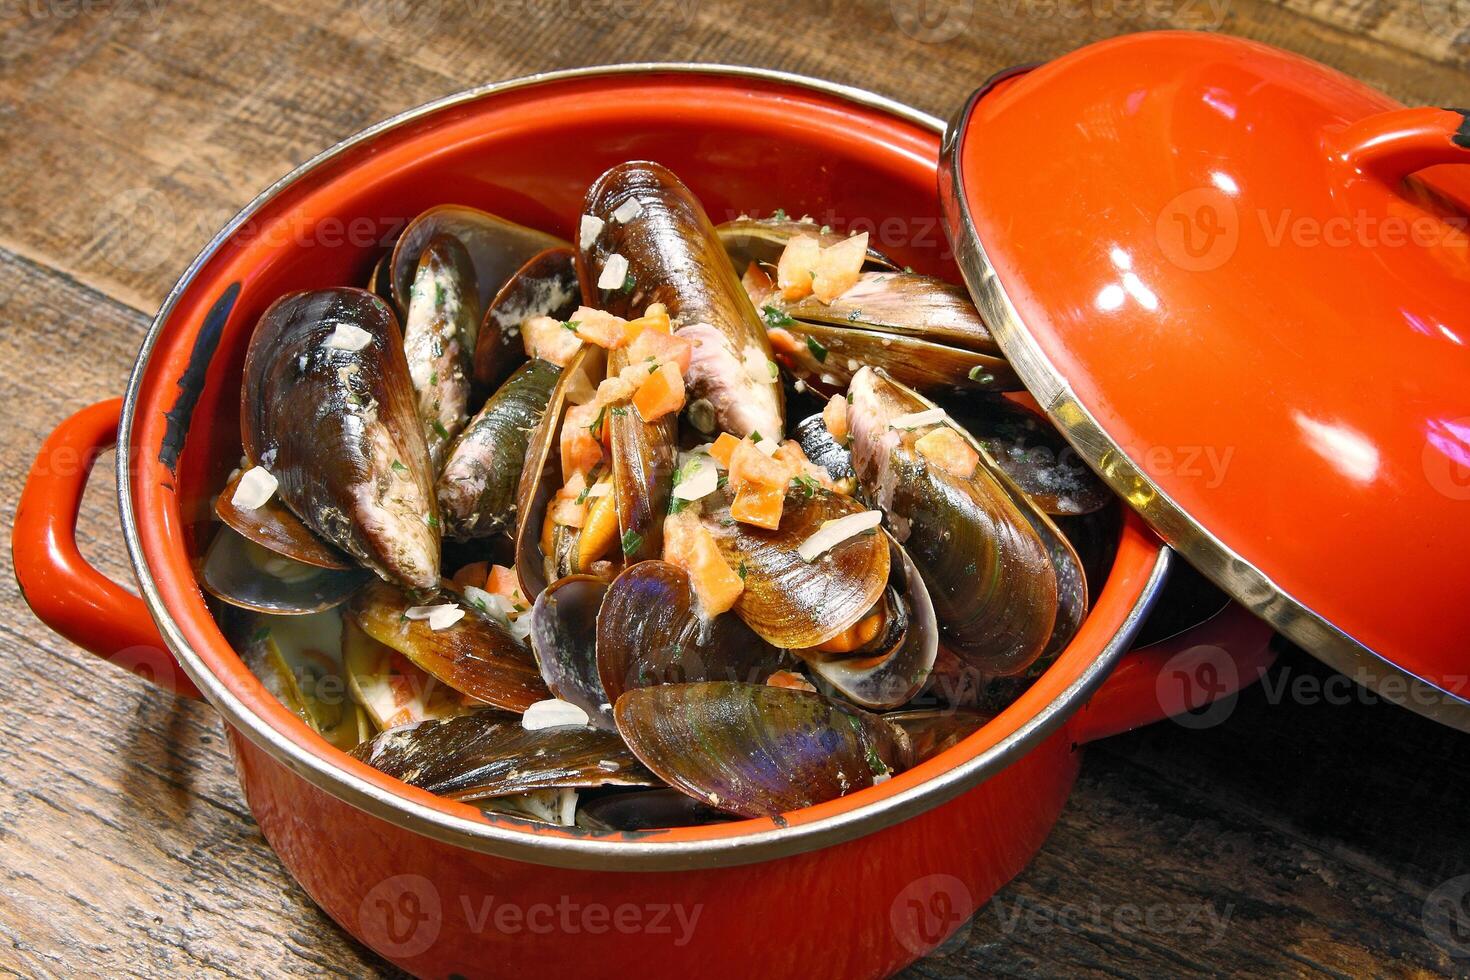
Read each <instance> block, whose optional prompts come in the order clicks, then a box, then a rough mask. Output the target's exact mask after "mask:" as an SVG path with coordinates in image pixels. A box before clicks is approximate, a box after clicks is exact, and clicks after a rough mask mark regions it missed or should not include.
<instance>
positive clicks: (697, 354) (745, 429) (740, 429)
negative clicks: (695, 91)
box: [577, 161, 785, 438]
mask: <svg viewBox="0 0 1470 980" xmlns="http://www.w3.org/2000/svg"><path fill="white" fill-rule="evenodd" d="M629 201H636V202H637V204H638V213H637V214H636V215H635V216H634V217H632V218H630V219H629V220H627V221H618V220H617V219H616V218H614V217H613V214H614V212H616V211H617V210H618V208H620V207H622V206H623V205H624V204H626V203H627V202H629ZM585 209H586V213H587V214H589V215H592V216H594V217H597V218H600V219H602V221H603V227H602V231H601V232H600V233H599V234H598V236H597V238H596V239H595V240H593V241H591V242H582V243H580V245H581V246H583V250H581V251H579V252H578V254H577V273H578V277H579V278H580V279H581V283H582V295H583V302H585V303H586V304H587V305H588V306H596V307H598V308H601V309H606V310H608V311H609V312H611V313H615V314H617V315H618V316H624V317H630V318H631V317H635V316H638V315H640V314H641V313H642V312H643V311H644V310H645V309H646V308H647V307H648V305H649V304H650V303H655V302H657V303H663V304H664V306H665V307H667V308H668V312H669V316H671V317H673V318H675V319H677V320H678V321H680V322H681V323H682V324H683V326H682V327H681V328H680V335H681V336H684V337H686V338H687V339H689V340H690V341H691V343H693V344H694V345H695V346H694V351H693V356H692V358H691V360H690V365H689V370H688V372H687V373H686V377H685V381H686V383H687V384H688V388H689V399H690V400H691V401H694V400H697V399H705V400H706V401H708V402H709V403H710V405H711V406H712V408H713V409H714V414H715V421H716V423H717V425H718V426H719V428H720V429H721V430H722V431H725V432H732V433H734V434H735V435H737V436H746V435H749V434H750V433H751V432H753V431H757V432H760V433H761V434H763V435H765V436H766V437H768V438H779V437H780V436H781V434H782V432H783V431H784V426H783V422H784V418H785V416H784V410H783V407H782V404H781V386H780V384H779V383H777V379H776V378H774V377H769V378H768V377H764V376H761V377H755V376H753V372H752V371H750V370H749V369H748V367H747V364H748V363H754V362H756V361H759V362H760V363H765V362H767V361H770V360H771V346H770V342H769V341H768V340H767V339H766V334H765V329H764V327H763V326H762V324H761V321H760V317H759V316H758V315H757V313H756V310H755V307H754V306H752V305H751V302H750V297H749V296H747V295H746V293H745V287H744V286H742V285H741V284H740V278H739V276H738V275H737V274H736V272H735V270H734V268H733V267H732V266H731V265H730V260H729V258H728V257H727V256H726V254H725V249H724V246H723V245H722V244H721V243H720V239H719V237H718V236H717V235H716V234H715V229H714V226H713V225H711V224H710V220H709V216H708V215H706V214H705V211H704V208H703V206H702V205H701V204H700V203H699V200H698V199H697V198H696V197H695V196H694V194H693V193H692V192H691V191H690V190H689V188H688V187H685V186H684V184H683V183H682V182H681V181H680V180H679V178H678V177H676V176H674V175H673V174H672V173H670V172H669V171H668V170H667V169H666V168H664V167H661V166H659V165H658V164H656V163H649V162H647V161H633V162H630V163H622V164H619V165H617V166H615V167H613V168H612V169H610V170H608V171H607V172H606V173H604V174H603V175H602V176H601V177H599V178H597V181H596V183H594V184H593V185H592V187H591V188H590V189H589V190H588V191H587V199H586V204H585ZM614 255H618V256H621V257H622V258H624V259H626V260H627V262H628V276H627V279H626V280H625V284H624V288H616V289H611V290H603V289H599V288H598V287H597V283H598V280H599V279H600V277H601V275H602V272H603V269H604V267H605V266H606V264H607V262H608V261H609V260H610V259H611V257H612V256H614Z"/></svg>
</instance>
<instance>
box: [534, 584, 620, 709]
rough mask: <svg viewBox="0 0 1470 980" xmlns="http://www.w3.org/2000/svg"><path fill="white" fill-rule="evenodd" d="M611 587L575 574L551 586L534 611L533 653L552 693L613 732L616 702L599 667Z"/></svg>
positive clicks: (542, 676)
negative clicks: (601, 616) (600, 620)
mask: <svg viewBox="0 0 1470 980" xmlns="http://www.w3.org/2000/svg"><path fill="white" fill-rule="evenodd" d="M606 592H607V583H606V582H604V581H602V580H601V579H599V578H596V577H594V576H591V575H569V576H567V577H566V578H563V579H558V580H557V581H555V582H553V583H552V584H551V585H549V586H547V588H546V591H544V592H542V593H541V594H540V595H539V596H537V597H536V603H535V605H533V606H532V607H531V649H532V650H533V651H535V654H536V663H537V664H538V665H539V666H540V668H541V679H542V680H544V681H545V682H546V686H547V687H548V688H550V689H551V693H552V694H554V695H556V696H557V697H558V698H560V699H561V700H563V701H566V702H569V703H571V704H575V705H576V706H577V707H579V708H581V709H582V710H583V711H585V712H587V717H588V719H590V721H591V723H592V724H593V725H595V726H596V727H598V728H606V729H608V730H611V729H612V727H613V721H612V701H611V700H610V699H609V697H608V695H607V692H606V691H604V690H603V687H602V681H601V680H600V679H599V673H598V669H597V611H598V609H599V608H600V607H601V606H602V599H603V595H604V594H605V593H606Z"/></svg>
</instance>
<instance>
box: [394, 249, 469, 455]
mask: <svg viewBox="0 0 1470 980" xmlns="http://www.w3.org/2000/svg"><path fill="white" fill-rule="evenodd" d="M480 310H481V306H480V296H479V292H478V290H477V288H476V286H475V269H474V266H473V265H472V264H471V262H470V255H469V252H468V251H467V250H466V249H465V247H464V245H462V244H461V243H460V242H459V240H458V239H456V238H454V237H452V236H450V235H435V236H434V237H433V238H431V239H429V241H428V242H427V243H425V245H424V248H423V251H422V252H420V253H419V261H418V268H417V270H416V271H415V272H414V279H413V287H412V289H411V291H410V293H409V297H408V313H407V315H406V317H405V318H404V321H403V352H404V356H405V358H406V359H407V361H408V374H409V378H410V379H411V380H412V381H413V387H414V391H415V393H416V394H417V396H418V407H419V418H421V419H422V420H423V424H424V440H425V441H426V442H427V443H428V446H429V457H430V459H431V460H432V461H433V462H434V466H435V469H436V470H437V469H438V466H439V464H440V463H441V462H442V461H443V459H444V454H445V452H446V451H447V450H448V448H449V442H450V440H452V439H453V438H454V436H455V434H456V433H458V432H459V430H460V428H461V427H463V426H464V423H465V420H466V419H467V418H468V417H469V404H470V360H471V356H472V355H473V352H474V349H475V335H476V334H477V333H478V332H479V329H480Z"/></svg>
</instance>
